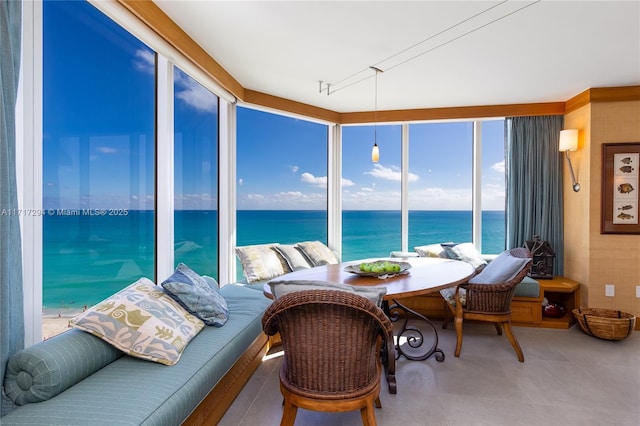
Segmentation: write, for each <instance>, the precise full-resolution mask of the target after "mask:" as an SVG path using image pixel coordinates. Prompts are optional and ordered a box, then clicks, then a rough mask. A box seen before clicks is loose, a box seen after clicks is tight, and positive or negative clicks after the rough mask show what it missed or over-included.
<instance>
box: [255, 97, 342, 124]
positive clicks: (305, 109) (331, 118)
mask: <svg viewBox="0 0 640 426" xmlns="http://www.w3.org/2000/svg"><path fill="white" fill-rule="evenodd" d="M244 96H245V97H244V99H243V101H244V102H247V103H250V104H254V105H258V106H262V107H266V108H272V109H276V110H279V111H285V112H290V113H293V114H299V115H303V116H305V117H311V118H317V119H319V120H323V121H328V122H331V123H340V121H341V118H340V113H338V112H335V111H331V110H328V109H324V108H319V107H316V106H313V105H309V104H304V103H301V102H296V101H292V100H290V99H285V98H280V97H278V96H273V95H268V94H266V93H262V92H257V91H255V90H251V89H244Z"/></svg>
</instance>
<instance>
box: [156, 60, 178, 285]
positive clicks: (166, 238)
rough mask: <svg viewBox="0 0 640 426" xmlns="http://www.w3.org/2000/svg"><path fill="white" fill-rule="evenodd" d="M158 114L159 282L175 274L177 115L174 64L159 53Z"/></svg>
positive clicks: (157, 236) (157, 280)
mask: <svg viewBox="0 0 640 426" xmlns="http://www.w3.org/2000/svg"><path fill="white" fill-rule="evenodd" d="M156 58H157V59H156V61H157V68H158V71H157V94H156V97H157V99H156V102H157V116H156V133H157V134H156V155H157V158H156V282H160V281H162V280H164V279H165V278H167V277H169V276H170V275H171V274H172V273H173V263H174V247H173V242H174V241H173V240H174V232H173V231H174V214H173V210H174V137H173V136H174V119H173V118H174V116H173V100H174V96H173V64H171V63H170V62H169V61H168V60H167V58H165V57H164V56H162V55H160V54H158V55H156Z"/></svg>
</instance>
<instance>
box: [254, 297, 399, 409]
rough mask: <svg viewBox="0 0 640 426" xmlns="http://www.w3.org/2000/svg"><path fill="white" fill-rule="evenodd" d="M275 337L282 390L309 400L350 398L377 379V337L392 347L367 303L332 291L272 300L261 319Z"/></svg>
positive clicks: (382, 321) (387, 326)
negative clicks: (281, 351) (280, 356)
mask: <svg viewBox="0 0 640 426" xmlns="http://www.w3.org/2000/svg"><path fill="white" fill-rule="evenodd" d="M263 329H264V331H265V333H267V334H269V335H273V334H275V333H277V332H279V333H280V337H281V340H282V345H283V349H284V363H283V366H282V369H281V383H282V384H283V386H291V387H295V389H296V392H297V393H301V394H302V395H305V396H308V397H313V398H320V399H322V398H327V399H331V398H335V397H336V395H348V396H354V395H356V396H357V395H358V394H361V393H366V392H368V391H370V389H371V387H373V386H375V385H376V383H377V382H378V380H379V378H380V366H379V361H378V360H379V352H378V350H379V347H380V346H379V345H378V344H377V341H378V339H383V340H384V341H385V342H390V344H393V334H392V331H393V329H392V325H391V322H390V321H389V319H388V318H387V316H386V315H385V314H384V312H383V311H382V310H381V309H380V308H379V307H377V306H376V305H375V304H373V303H372V302H371V301H369V300H368V299H366V298H364V297H362V296H359V295H356V294H352V293H348V292H344V291H337V290H305V291H300V292H294V293H289V294H287V295H285V296H283V297H282V298H280V299H278V300H276V301H275V302H274V303H273V304H272V305H271V306H270V307H269V308H268V309H267V311H266V312H265V314H264V317H263Z"/></svg>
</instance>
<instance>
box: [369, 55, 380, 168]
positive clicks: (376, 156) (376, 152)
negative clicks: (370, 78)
mask: <svg viewBox="0 0 640 426" xmlns="http://www.w3.org/2000/svg"><path fill="white" fill-rule="evenodd" d="M369 68H371V69H372V70H373V71H375V73H376V76H375V80H376V85H375V109H374V110H373V149H372V150H371V161H373V162H374V163H377V162H378V161H379V160H380V149H379V148H378V138H377V136H378V135H377V133H378V73H381V72H382V70H381V69H380V68H376V67H374V66H370V67H369Z"/></svg>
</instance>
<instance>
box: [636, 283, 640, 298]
mask: <svg viewBox="0 0 640 426" xmlns="http://www.w3.org/2000/svg"><path fill="white" fill-rule="evenodd" d="M636 297H638V298H640V285H637V286H636Z"/></svg>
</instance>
